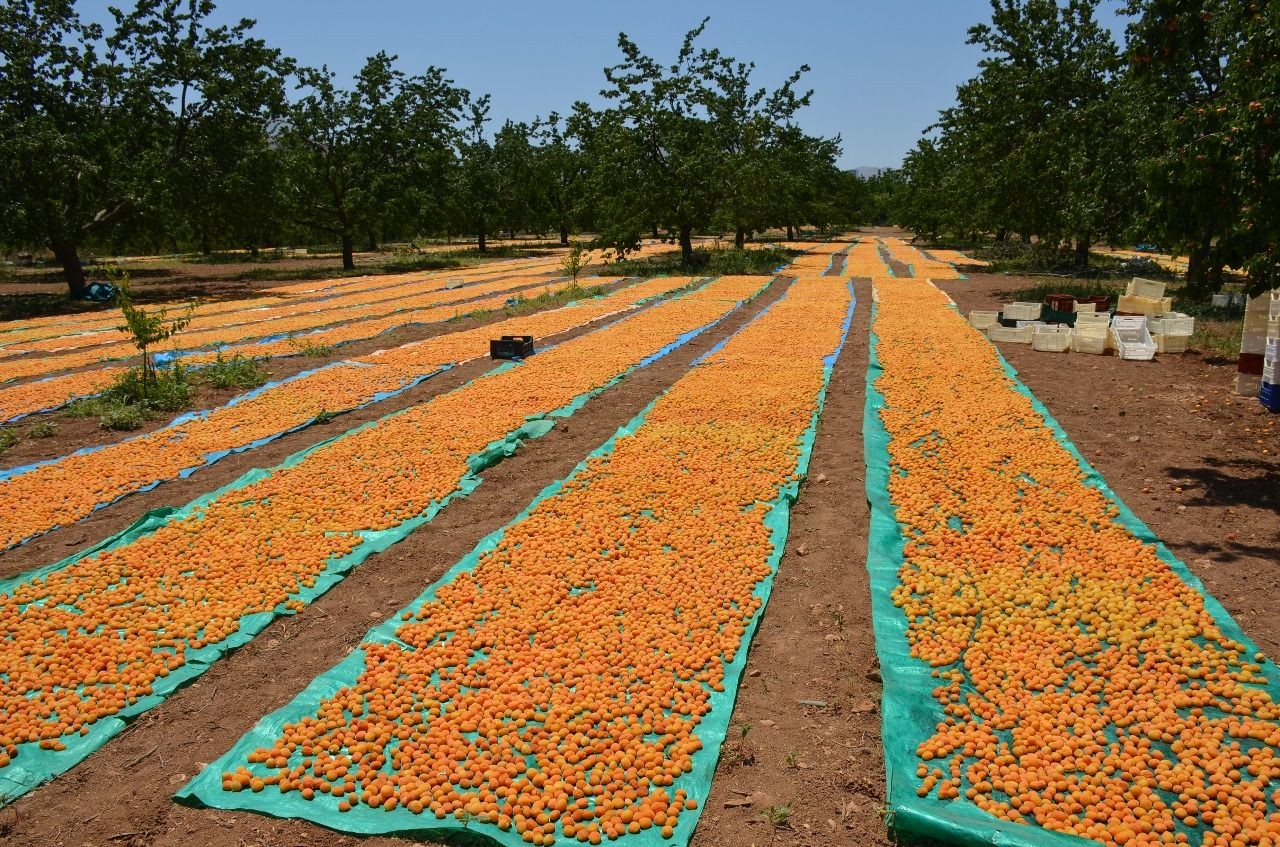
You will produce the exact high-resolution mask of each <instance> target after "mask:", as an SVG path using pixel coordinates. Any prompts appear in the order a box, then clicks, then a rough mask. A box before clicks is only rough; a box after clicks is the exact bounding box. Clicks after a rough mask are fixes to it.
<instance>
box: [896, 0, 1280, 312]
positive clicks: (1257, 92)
mask: <svg viewBox="0 0 1280 847" xmlns="http://www.w3.org/2000/svg"><path fill="white" fill-rule="evenodd" d="M1096 11H1097V2H1096V0H1070V2H1066V3H1059V2H1055V0H992V3H991V21H990V23H983V24H978V25H976V26H974V27H973V28H972V29H971V30H970V35H969V38H970V43H972V44H977V45H978V46H980V47H981V48H982V49H983V52H984V58H983V60H982V61H981V62H980V65H979V72H978V74H977V75H976V76H975V77H974V78H973V79H970V80H969V81H967V82H965V83H964V84H962V85H961V86H960V87H959V88H958V89H957V92H956V103H955V105H953V106H951V107H948V108H947V109H944V110H943V111H942V112H941V114H940V115H939V118H938V121H937V123H936V124H934V125H933V126H931V127H929V128H928V129H926V131H925V137H924V138H922V139H921V141H920V142H919V144H918V145H917V146H916V148H915V149H914V150H913V151H912V152H911V153H910V154H909V155H908V156H907V159H906V161H905V163H904V167H903V178H904V180H905V185H904V186H903V188H902V190H901V191H899V192H897V193H896V196H895V200H894V206H895V218H896V219H897V220H898V221H899V222H900V223H902V224H903V225H905V226H908V227H911V228H913V229H915V230H916V231H917V232H920V233H921V234H925V235H928V236H930V237H937V236H939V235H942V234H951V235H965V234H974V233H986V234H989V235H992V236H994V237H996V238H998V239H1003V238H1006V237H1007V236H1009V235H1011V234H1017V235H1020V236H1021V237H1023V238H1024V239H1028V240H1029V239H1032V238H1035V239H1038V240H1040V241H1043V242H1047V243H1049V244H1062V245H1068V244H1070V245H1073V246H1074V249H1075V252H1076V260H1077V263H1078V264H1083V263H1084V262H1085V261H1086V260H1087V255H1088V249H1089V246H1090V244H1091V243H1092V241H1094V240H1095V239H1097V238H1099V237H1107V238H1111V239H1118V238H1131V239H1134V240H1143V241H1155V242H1159V243H1162V244H1164V245H1165V246H1167V247H1168V248H1169V249H1171V250H1174V251H1176V252H1180V253H1186V254H1188V255H1189V256H1190V272H1189V275H1188V276H1189V280H1190V282H1191V283H1192V285H1193V286H1195V287H1199V288H1201V289H1210V288H1216V287H1218V286H1219V285H1221V283H1222V281H1223V279H1224V269H1225V268H1228V267H1235V268H1239V269H1242V270H1244V271H1246V272H1247V273H1248V276H1249V279H1250V283H1251V286H1252V288H1253V289H1254V290H1261V289H1264V288H1270V287H1274V286H1276V285H1277V284H1280V265H1278V260H1280V253H1278V252H1277V250H1278V247H1277V245H1278V244H1280V219H1278V218H1277V215H1276V212H1277V203H1280V190H1278V189H1280V184H1278V176H1277V174H1278V172H1280V124H1277V116H1280V84H1278V83H1280V39H1277V38H1276V33H1277V32H1280V6H1277V4H1275V3H1256V2H1249V0H1211V2H1194V3H1193V2H1188V0H1129V2H1128V3H1127V4H1126V6H1125V7H1124V12H1125V14H1126V15H1128V16H1129V18H1130V23H1129V25H1128V27H1127V30H1126V34H1125V40H1124V44H1123V45H1120V44H1116V43H1115V41H1114V39H1113V38H1112V37H1111V35H1110V33H1109V32H1107V31H1106V30H1105V29H1104V28H1103V27H1101V26H1100V25H1099V23H1098V21H1097V16H1096Z"/></svg>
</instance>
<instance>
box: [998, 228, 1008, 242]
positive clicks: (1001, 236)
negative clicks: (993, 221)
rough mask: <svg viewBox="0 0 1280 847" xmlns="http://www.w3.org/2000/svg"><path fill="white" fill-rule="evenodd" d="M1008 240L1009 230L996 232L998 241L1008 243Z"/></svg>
mask: <svg viewBox="0 0 1280 847" xmlns="http://www.w3.org/2000/svg"><path fill="white" fill-rule="evenodd" d="M1008 239H1009V230H1007V229H997V230H996V241H1007V240H1008Z"/></svg>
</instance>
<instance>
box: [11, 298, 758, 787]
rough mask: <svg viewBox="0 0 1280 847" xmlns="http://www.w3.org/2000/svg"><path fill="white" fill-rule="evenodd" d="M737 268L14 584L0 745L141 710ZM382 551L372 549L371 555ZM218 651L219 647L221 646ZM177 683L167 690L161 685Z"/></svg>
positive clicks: (451, 490)
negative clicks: (196, 661) (250, 622)
mask: <svg viewBox="0 0 1280 847" xmlns="http://www.w3.org/2000/svg"><path fill="white" fill-rule="evenodd" d="M766 283H767V281H764V280H762V279H761V278H760V277H724V278H721V279H718V280H715V281H713V282H711V283H710V284H708V285H707V286H705V287H703V288H701V289H699V290H698V291H696V292H693V293H691V294H689V295H687V296H685V297H683V298H679V299H675V300H671V301H667V302H664V303H660V304H658V305H656V306H655V307H653V308H651V309H647V310H644V311H641V312H639V313H638V314H635V315H632V316H630V317H627V318H624V319H622V320H620V321H618V322H616V323H613V324H611V325H609V326H607V327H605V328H602V329H600V330H597V331H595V332H591V333H587V334H585V335H582V336H580V337H578V338H575V339H572V340H570V341H567V342H565V343H564V344H561V345H559V346H557V347H554V348H552V349H549V350H546V351H544V352H540V353H539V354H538V355H537V356H534V357H533V358H531V359H529V360H528V361H526V362H525V363H524V364H522V365H521V366H519V367H516V368H510V369H498V370H495V371H492V372H490V373H489V374H486V375H485V376H483V377H480V378H478V379H476V380H473V381H472V382H470V383H467V384H466V385H464V386H462V387H460V388H458V389H456V390H454V391H452V392H449V393H447V394H444V395H441V396H438V397H436V398H434V399H432V400H431V401H429V402H427V403H424V404H422V405H419V406H415V407H412V408H410V409H408V410H406V411H404V412H401V413H397V414H394V415H390V416H387V417H385V418H382V419H380V420H378V421H377V422H375V423H374V424H372V425H369V426H366V427H362V428H360V429H357V430H354V431H352V432H351V433H348V434H346V435H345V436H343V437H341V438H338V439H336V440H334V441H332V442H328V443H326V444H324V445H321V446H319V447H317V448H316V449H314V450H312V451H311V452H309V453H307V454H305V455H304V456H303V457H301V458H300V459H299V460H297V461H296V463H285V464H284V465H281V466H278V467H276V468H274V469H272V470H270V471H269V472H267V473H266V474H265V475H263V476H257V475H255V476H251V477H248V478H246V481H245V482H244V483H243V484H240V485H238V486H235V487H232V488H230V489H229V490H227V491H226V492H223V493H222V494H221V495H220V496H218V497H216V498H214V499H212V501H210V502H207V503H204V504H203V505H199V506H193V507H191V508H190V509H188V510H187V511H186V512H185V513H182V514H179V515H175V516H174V517H172V518H171V519H170V520H168V521H167V522H166V523H164V524H163V525H161V526H159V527H158V528H156V529H154V530H153V531H150V532H147V533H145V534H143V535H140V536H138V537H136V538H133V539H132V540H128V541H127V542H125V543H122V544H121V545H120V546H117V547H114V548H111V549H105V550H102V551H99V552H97V553H94V554H93V555H90V556H88V557H86V558H83V559H80V560H78V561H75V562H72V563H69V564H67V565H65V566H62V567H59V568H55V569H53V570H52V571H50V572H47V573H38V574H37V575H34V576H32V577H29V578H27V579H25V580H23V579H20V580H17V581H16V582H15V583H14V584H13V585H11V587H10V588H8V589H6V591H5V592H4V593H0V631H3V632H4V633H5V637H4V639H0V754H3V755H4V756H6V757H8V759H9V760H10V762H8V763H6V765H5V766H0V776H3V774H4V772H5V771H4V768H5V767H8V766H20V765H19V763H20V762H21V758H22V750H21V747H20V745H22V744H24V743H43V744H44V745H45V746H56V745H59V744H67V745H68V747H69V748H70V749H68V750H67V751H66V752H65V761H66V764H67V766H68V767H69V766H70V765H72V764H74V763H75V761H78V760H79V758H81V757H83V756H84V755H87V752H86V751H85V750H84V749H83V748H82V747H76V746H73V745H70V744H69V743H68V742H69V739H71V738H73V737H74V736H76V735H77V734H83V733H85V732H87V731H88V728H89V727H90V726H91V725H92V724H94V723H95V722H97V721H99V720H101V719H102V718H104V717H107V716H111V715H116V714H118V713H120V712H121V711H122V710H126V709H129V708H130V707H133V706H135V705H136V704H137V703H138V700H139V699H140V698H142V697H145V696H147V695H148V694H152V693H155V692H156V691H157V683H159V682H160V681H161V680H162V678H163V677H165V676H167V675H168V674H169V673H171V672H172V671H173V670H175V669H176V668H179V667H182V666H184V665H185V664H186V662H187V656H188V654H189V653H190V652H191V651H194V650H200V649H201V648H203V647H205V646H210V645H219V644H220V643H221V642H223V641H224V640H225V639H227V638H228V637H229V636H231V635H232V634H234V633H236V632H237V631H238V630H239V629H240V628H241V626H242V619H243V618H244V617H245V616H246V615H252V614H255V613H277V614H280V613H285V612H286V611H288V610H296V609H300V608H302V606H303V605H304V602H303V600H302V599H301V596H303V594H302V593H303V592H304V591H305V590H306V589H309V588H312V587H313V586H315V585H316V582H317V579H318V578H319V576H320V575H321V574H322V573H324V572H325V571H327V570H330V569H331V568H332V567H333V565H334V563H335V562H336V560H338V559H340V558H342V557H346V556H350V555H351V554H353V552H354V551H355V550H356V548H357V547H360V546H361V544H362V543H363V542H364V541H365V538H366V536H367V535H368V533H370V532H374V531H379V530H389V529H392V528H395V527H398V526H399V525H400V524H402V523H404V522H405V521H406V520H408V519H410V518H414V517H417V516H420V515H423V514H425V513H427V511H428V510H429V509H430V508H431V507H432V506H433V504H439V503H442V502H444V501H446V499H447V498H449V497H450V496H451V495H453V494H455V493H456V492H457V491H459V490H460V487H461V486H462V484H463V483H464V481H465V480H466V479H467V477H468V474H469V473H470V467H469V464H468V460H469V459H470V458H471V457H472V456H474V455H476V454H479V453H481V452H482V451H484V450H485V449H486V448H487V447H488V446H489V445H492V444H494V443H495V442H498V441H500V440H502V439H505V438H507V437H508V436H509V435H510V434H511V433H513V432H515V431H517V430H518V429H519V428H520V427H522V426H523V425H524V424H525V423H526V422H527V420H528V418H529V417H530V416H536V415H544V414H547V413H549V412H551V411H553V410H555V409H559V408H561V407H563V406H565V405H566V404H568V403H570V402H571V401H572V400H573V399H574V398H577V397H580V396H582V395H583V394H584V393H586V392H588V391H592V390H594V389H597V388H600V387H601V386H603V385H605V384H607V383H608V382H609V381H610V380H612V379H614V378H616V377H618V376H619V375H620V374H622V373H624V372H626V371H627V370H628V369H629V368H631V367H633V366H635V365H637V364H638V363H639V362H641V361H642V360H644V359H645V358H646V357H648V356H651V355H653V354H655V352H657V351H659V350H661V349H662V348H663V347H664V346H666V345H668V344H671V343H673V342H675V341H677V340H678V339H679V338H680V337H681V336H682V335H683V334H685V333H687V332H690V331H692V330H694V329H696V328H699V327H702V326H705V325H706V324H708V323H709V322H711V321H714V320H716V319H718V318H720V317H722V316H723V315H725V314H726V313H727V312H729V311H730V310H731V309H733V308H734V306H735V304H736V303H738V302H739V301H741V300H742V299H743V298H746V297H749V296H751V295H753V294H754V293H755V292H757V291H759V290H760V289H761V288H762V286H763V285H764V284H766ZM368 554H369V549H368V548H365V549H363V550H362V551H361V552H360V553H358V554H356V558H357V560H359V559H363V558H364V557H365V556H367V555H368ZM204 658H206V659H207V658H208V656H207V654H206V655H205V656H204ZM161 690H163V689H161Z"/></svg>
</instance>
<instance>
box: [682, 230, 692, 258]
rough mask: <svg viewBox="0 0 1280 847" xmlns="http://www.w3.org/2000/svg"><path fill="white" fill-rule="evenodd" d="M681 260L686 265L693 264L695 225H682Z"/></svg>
mask: <svg viewBox="0 0 1280 847" xmlns="http://www.w3.org/2000/svg"><path fill="white" fill-rule="evenodd" d="M680 261H681V262H682V263H684V264H686V265H692V264H693V227H691V226H686V225H681V227H680Z"/></svg>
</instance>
